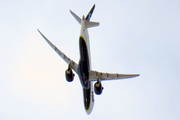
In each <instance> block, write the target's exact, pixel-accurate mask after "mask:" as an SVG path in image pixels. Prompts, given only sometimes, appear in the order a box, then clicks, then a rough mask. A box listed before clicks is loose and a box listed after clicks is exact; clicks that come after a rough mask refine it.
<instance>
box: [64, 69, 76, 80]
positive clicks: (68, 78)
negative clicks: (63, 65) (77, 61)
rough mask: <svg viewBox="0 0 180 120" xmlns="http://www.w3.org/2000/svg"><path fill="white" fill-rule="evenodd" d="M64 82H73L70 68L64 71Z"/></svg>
mask: <svg viewBox="0 0 180 120" xmlns="http://www.w3.org/2000/svg"><path fill="white" fill-rule="evenodd" d="M65 76H66V80H67V81H68V82H72V81H73V80H74V76H75V75H74V73H73V71H72V69H71V68H70V67H68V69H67V70H66V71H65Z"/></svg>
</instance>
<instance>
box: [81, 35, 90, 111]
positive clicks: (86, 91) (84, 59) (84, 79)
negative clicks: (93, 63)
mask: <svg viewBox="0 0 180 120" xmlns="http://www.w3.org/2000/svg"><path fill="white" fill-rule="evenodd" d="M79 46H80V60H79V64H78V75H79V79H80V82H81V84H82V87H83V96H84V106H85V109H86V110H88V109H89V107H90V100H91V89H90V88H91V86H90V82H89V72H88V70H89V69H90V65H89V55H88V50H87V45H86V42H85V40H84V38H83V37H80V38H79Z"/></svg>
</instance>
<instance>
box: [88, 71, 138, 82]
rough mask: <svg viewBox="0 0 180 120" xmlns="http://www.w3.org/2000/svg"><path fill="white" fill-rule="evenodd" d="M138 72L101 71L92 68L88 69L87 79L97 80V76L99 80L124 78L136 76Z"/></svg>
mask: <svg viewBox="0 0 180 120" xmlns="http://www.w3.org/2000/svg"><path fill="white" fill-rule="evenodd" d="M137 76H139V74H118V73H103V72H97V71H93V70H89V80H90V81H97V79H98V78H100V79H101V80H115V79H126V78H132V77H137Z"/></svg>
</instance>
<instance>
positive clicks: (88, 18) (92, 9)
mask: <svg viewBox="0 0 180 120" xmlns="http://www.w3.org/2000/svg"><path fill="white" fill-rule="evenodd" d="M94 8H95V4H94V5H93V7H92V8H91V10H90V11H89V13H88V14H87V16H86V19H85V20H86V21H90V19H91V16H92V14H93V11H94Z"/></svg>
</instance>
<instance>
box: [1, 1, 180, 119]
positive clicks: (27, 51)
mask: <svg viewBox="0 0 180 120" xmlns="http://www.w3.org/2000/svg"><path fill="white" fill-rule="evenodd" d="M93 4H96V8H95V10H94V13H93V15H92V18H91V20H92V21H97V22H100V26H99V27H94V28H90V29H89V35H90V45H91V46H90V47H91V60H92V61H91V62H92V68H93V69H94V70H98V71H102V72H115V73H116V72H118V73H140V74H141V76H140V77H137V78H133V79H128V80H120V81H112V82H103V83H102V85H103V86H104V88H105V89H104V91H103V93H102V95H100V96H97V95H95V106H94V109H93V111H92V113H91V115H87V114H86V113H85V110H84V106H83V97H82V88H81V85H80V82H79V79H78V76H77V75H76V77H75V79H74V81H73V82H72V83H68V82H66V80H65V75H64V73H65V70H66V69H67V67H68V66H67V64H66V63H65V62H64V61H63V60H62V59H61V58H60V57H59V56H58V55H57V54H56V53H55V52H54V51H53V50H52V49H51V47H50V46H49V45H48V44H47V43H46V42H45V41H44V40H43V38H42V37H41V35H40V34H39V33H38V32H37V30H36V29H37V28H39V29H40V30H41V32H42V33H43V34H45V35H46V37H47V38H49V39H50V40H51V41H52V42H53V43H54V44H55V45H56V46H57V47H58V48H59V49H60V50H62V51H63V52H64V53H65V54H66V55H67V56H69V57H70V58H72V59H73V60H74V61H76V62H77V63H78V60H79V41H78V39H79V33H80V25H79V24H78V22H77V21H76V20H75V19H74V18H73V16H72V15H71V14H70V12H69V10H70V9H71V10H72V11H74V12H75V13H76V14H77V15H78V16H80V17H82V15H85V16H86V15H87V13H88V12H89V10H90V9H91V7H92V6H93ZM0 33H1V35H0V120H61V119H64V120H65V119H67V120H68V119H75V120H79V119H83V120H92V119H93V120H96V119H111V120H179V119H180V114H179V112H180V87H179V86H180V73H179V72H180V1H179V0H151V1H149V0H111V1H107V0H106V1H100V0H99V1H97V0H91V1H86V0H83V1H82V0H76V1H75V0H74V1H73V0H63V1H62V0H39V1H37V0H26V1H24V0H15V1H13V0H1V1H0Z"/></svg>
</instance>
